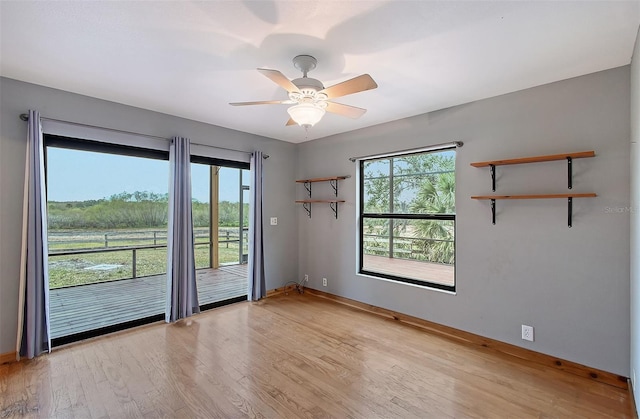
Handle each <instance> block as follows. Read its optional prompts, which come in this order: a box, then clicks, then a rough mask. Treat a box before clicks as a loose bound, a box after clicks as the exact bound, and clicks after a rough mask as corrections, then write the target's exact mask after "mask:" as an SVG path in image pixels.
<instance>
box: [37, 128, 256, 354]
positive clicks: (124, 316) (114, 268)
mask: <svg viewBox="0 0 640 419" xmlns="http://www.w3.org/2000/svg"><path fill="white" fill-rule="evenodd" d="M45 143H46V146H47V147H46V170H47V178H46V181H47V205H48V225H49V231H48V235H49V261H48V263H49V277H50V281H49V282H50V313H51V335H52V339H53V344H54V345H59V344H64V343H67V342H71V341H75V340H80V339H84V338H87V337H91V336H96V335H100V334H103V333H108V332H111V331H114V330H120V329H123V328H127V327H131V326H135V325H139V324H143V323H148V322H150V321H156V320H162V319H164V311H165V304H166V281H167V279H166V269H167V224H168V219H167V217H168V185H169V162H168V153H167V152H166V151H155V150H147V149H139V148H133V147H125V146H119V145H113V144H105V143H96V142H92V141H85V140H77V139H71V138H66V137H56V136H52V135H45ZM247 169H248V166H247V164H245V163H236V162H227V161H223V160H213V159H209V158H199V157H195V156H192V189H193V190H192V196H193V203H192V212H193V222H194V238H195V240H194V241H195V249H194V254H195V259H196V269H197V270H196V276H197V286H198V293H199V303H200V305H201V309H207V308H210V307H216V306H219V305H222V304H227V303H229V302H234V301H240V300H246V296H247V275H246V261H247V249H248V247H247V232H248V214H249V204H248V199H247V197H248V195H247V191H248V188H249V187H248V179H249V172H248V170H247Z"/></svg>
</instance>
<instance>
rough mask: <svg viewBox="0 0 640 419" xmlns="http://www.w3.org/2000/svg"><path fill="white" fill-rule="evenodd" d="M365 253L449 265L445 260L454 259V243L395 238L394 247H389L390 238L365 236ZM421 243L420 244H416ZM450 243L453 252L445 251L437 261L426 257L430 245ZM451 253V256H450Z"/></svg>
mask: <svg viewBox="0 0 640 419" xmlns="http://www.w3.org/2000/svg"><path fill="white" fill-rule="evenodd" d="M363 239H364V243H363V247H364V248H363V251H364V254H366V255H372V256H387V257H390V258H397V259H407V260H425V261H430V262H439V263H447V262H446V261H445V260H446V259H449V257H453V243H454V240H450V239H436V238H430V237H407V236H393V245H392V246H391V248H390V246H389V236H388V235H381V234H363ZM416 243H419V244H416ZM431 243H434V244H437V243H443V244H446V243H450V244H451V252H447V251H445V252H444V254H442V255H440V257H438V258H437V259H441V260H430V258H428V257H426V253H425V249H426V248H427V245H428V244H431ZM449 253H451V254H449Z"/></svg>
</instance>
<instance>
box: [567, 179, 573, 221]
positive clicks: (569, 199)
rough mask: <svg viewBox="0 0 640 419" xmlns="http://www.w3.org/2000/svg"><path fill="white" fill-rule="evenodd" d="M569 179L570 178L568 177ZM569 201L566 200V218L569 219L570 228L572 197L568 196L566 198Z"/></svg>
mask: <svg viewBox="0 0 640 419" xmlns="http://www.w3.org/2000/svg"><path fill="white" fill-rule="evenodd" d="M569 179H571V178H569ZM567 199H568V201H569V202H567V212H568V215H567V217H568V219H569V228H571V215H572V214H573V198H571V197H569V198H567Z"/></svg>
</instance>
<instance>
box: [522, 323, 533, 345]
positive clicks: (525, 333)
mask: <svg viewBox="0 0 640 419" xmlns="http://www.w3.org/2000/svg"><path fill="white" fill-rule="evenodd" d="M522 339H523V340H528V341H531V342H533V326H527V325H524V324H523V325H522Z"/></svg>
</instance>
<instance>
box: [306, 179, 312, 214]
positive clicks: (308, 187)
mask: <svg viewBox="0 0 640 419" xmlns="http://www.w3.org/2000/svg"><path fill="white" fill-rule="evenodd" d="M304 188H305V189H306V190H307V193H308V194H309V199H311V182H305V183H304ZM309 217H311V215H309Z"/></svg>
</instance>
